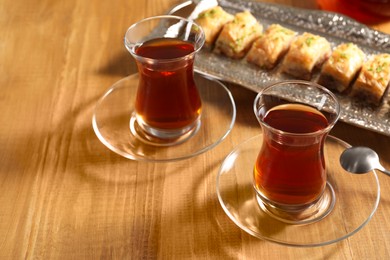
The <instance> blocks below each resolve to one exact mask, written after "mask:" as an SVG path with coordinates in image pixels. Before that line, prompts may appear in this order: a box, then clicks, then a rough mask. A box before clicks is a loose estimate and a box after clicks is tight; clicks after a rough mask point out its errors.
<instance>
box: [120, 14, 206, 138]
mask: <svg viewBox="0 0 390 260" xmlns="http://www.w3.org/2000/svg"><path fill="white" fill-rule="evenodd" d="M124 41H125V46H126V48H127V50H128V51H129V52H130V53H131V55H132V56H133V57H134V58H135V61H136V63H137V67H138V73H139V83H138V89H137V95H136V98H135V101H133V100H131V101H130V100H129V102H135V112H134V115H133V117H134V120H130V122H131V124H134V125H130V129H131V130H132V132H133V134H135V135H136V136H139V137H140V138H141V139H142V140H144V141H147V142H151V143H153V144H157V145H172V144H177V143H181V142H183V141H185V140H187V139H188V138H190V137H191V136H192V135H193V134H194V133H195V132H196V130H197V129H199V125H200V123H201V121H200V119H201V111H202V102H201V99H200V96H199V93H198V90H197V87H196V85H195V81H194V58H195V54H196V53H197V52H198V51H199V50H200V49H201V47H202V46H203V44H204V41H205V36H204V33H203V30H202V28H201V27H200V26H198V25H197V24H195V23H194V22H192V21H190V20H187V19H185V18H181V17H177V16H170V15H165V16H156V17H150V18H146V19H144V20H141V21H139V22H137V23H136V24H134V25H132V26H130V27H129V29H128V30H127V32H126V34H125V39H124Z"/></svg>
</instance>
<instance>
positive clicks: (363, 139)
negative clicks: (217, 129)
mask: <svg viewBox="0 0 390 260" xmlns="http://www.w3.org/2000/svg"><path fill="white" fill-rule="evenodd" d="M268 2H277V3H281V4H288V5H293V6H294V5H295V6H298V7H309V8H314V7H315V5H314V3H305V4H304V3H302V2H304V1H298V0H295V1H293V0H278V1H268ZM177 3H178V1H177V0H161V1H136V0H127V1H122V0H118V1H96V0H91V1H76V0H68V1H52V0H41V1H13V0H2V1H1V8H0V17H1V18H0V28H1V32H2V33H1V41H0V61H1V62H0V71H1V77H0V82H1V84H0V85H1V92H0V111H1V114H2V115H1V117H0V118H1V119H0V144H1V149H0V259H24V258H27V259H95V258H100V259H154V258H162V259H190V258H194V259H195V258H196V259H203V258H208V259H305V258H307V259H385V258H389V257H390V243H389V242H388V241H389V239H390V217H389V216H390V192H389V191H390V178H389V177H386V176H385V175H383V174H378V175H379V180H380V183H381V190H382V196H381V202H380V205H379V208H378V210H377V212H376V213H375V215H374V217H373V218H372V220H371V221H370V222H369V224H368V225H367V226H366V227H364V228H363V229H362V230H361V231H359V232H358V233H357V234H355V235H354V236H352V237H350V238H348V239H346V240H344V241H342V242H339V243H336V244H332V245H328V246H323V247H315V248H294V247H285V246H280V245H277V244H273V243H269V242H266V241H262V240H259V239H257V238H254V237H252V236H250V235H248V234H247V233H245V232H243V231H241V230H240V229H239V228H238V227H237V226H236V225H235V224H234V223H233V222H232V221H231V220H230V219H229V218H228V217H227V216H226V215H225V213H224V211H223V210H222V208H221V207H220V205H219V202H218V199H217V196H216V175H217V173H218V169H219V166H220V164H221V162H222V161H223V159H224V158H225V156H226V155H227V154H228V153H229V151H231V149H232V148H233V147H235V146H236V145H238V144H239V143H241V142H242V141H244V140H246V139H248V138H250V137H252V136H254V135H257V134H258V133H259V132H260V128H259V126H258V124H257V122H256V120H255V117H254V116H253V113H252V101H253V99H254V97H255V93H254V92H251V91H249V90H246V89H244V88H242V87H240V86H235V85H228V87H229V89H230V90H231V92H232V94H233V96H234V98H235V102H236V105H237V115H238V116H237V121H236V125H235V126H234V128H233V130H232V132H231V134H230V135H229V136H228V137H227V138H226V139H225V140H224V141H223V142H222V143H221V144H220V145H218V146H217V147H216V148H214V149H213V150H211V151H208V152H206V153H204V154H201V155H200V156H197V157H195V158H192V159H188V160H184V161H179V162H174V163H145V162H137V161H131V160H127V159H125V158H122V157H120V156H118V155H117V154H115V153H113V152H111V151H109V150H108V149H107V148H106V147H105V146H104V145H103V144H102V143H100V141H99V140H98V139H97V137H96V135H95V133H94V132H93V129H92V126H91V117H92V111H93V108H94V106H95V104H96V101H97V100H98V98H99V97H100V96H101V95H102V94H103V93H104V92H105V91H106V89H107V88H108V87H109V86H110V85H112V84H113V83H114V82H116V81H117V80H119V79H121V78H123V77H126V76H127V75H130V74H133V73H135V72H136V67H135V65H134V62H133V60H132V58H131V57H130V54H129V53H128V52H127V51H126V50H125V48H124V46H123V41H122V39H123V35H124V32H125V31H126V29H127V27H128V26H129V25H131V24H133V23H134V22H136V21H138V20H140V19H142V18H145V17H148V16H153V15H157V14H162V13H164V12H165V11H166V10H168V9H170V8H171V7H172V6H173V5H175V4H177ZM375 28H377V29H379V30H382V31H384V32H387V33H390V24H389V22H384V23H381V24H378V25H375ZM332 135H334V136H336V137H339V138H341V139H343V140H345V141H347V142H349V143H350V144H352V145H365V146H369V147H372V148H373V149H375V150H376V151H377V152H378V153H379V155H380V157H381V159H382V163H383V164H384V166H385V167H387V168H390V137H388V136H384V135H381V134H377V133H374V132H371V131H367V130H364V129H360V128H356V127H353V126H350V125H347V124H344V123H341V122H340V123H338V124H337V125H336V127H335V128H334V130H333V131H332ZM356 214H359V208H357V209H356Z"/></svg>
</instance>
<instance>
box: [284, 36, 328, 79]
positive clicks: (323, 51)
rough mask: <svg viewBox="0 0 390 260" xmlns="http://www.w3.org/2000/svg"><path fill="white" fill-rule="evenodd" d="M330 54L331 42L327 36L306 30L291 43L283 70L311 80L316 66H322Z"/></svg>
mask: <svg viewBox="0 0 390 260" xmlns="http://www.w3.org/2000/svg"><path fill="white" fill-rule="evenodd" d="M330 54H331V48H330V44H329V42H328V41H327V40H326V39H325V38H323V37H320V36H318V35H314V34H311V33H307V32H305V33H303V34H302V35H299V36H298V37H296V38H295V39H294V40H293V42H292V43H291V46H290V49H289V50H288V52H287V54H286V57H285V59H284V60H283V64H282V71H283V72H285V73H288V74H290V75H292V76H294V77H297V78H300V79H305V80H310V79H311V75H312V71H313V69H314V67H316V66H317V67H319V66H321V65H322V63H323V62H324V61H325V60H326V59H328V58H329V56H330Z"/></svg>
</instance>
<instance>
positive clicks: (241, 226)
mask: <svg viewBox="0 0 390 260" xmlns="http://www.w3.org/2000/svg"><path fill="white" fill-rule="evenodd" d="M261 136H262V133H261V134H258V135H255V136H252V137H250V138H248V139H246V140H244V141H243V142H241V143H239V144H238V145H236V146H235V147H234V148H233V149H232V151H231V152H230V153H229V154H228V155H227V156H226V157H225V158H224V160H223V161H222V163H221V166H220V168H219V170H218V174H217V178H216V192H217V197H218V201H219V203H220V205H221V207H222V209H223V211H224V212H225V214H226V215H227V216H228V217H229V219H230V220H231V221H232V222H233V223H234V224H235V225H236V226H238V227H239V228H240V229H241V230H243V231H245V232H246V233H248V234H249V235H251V236H253V237H255V238H258V239H261V240H264V241H268V242H271V243H274V244H279V245H282V246H289V247H297V248H312V247H320V246H326V245H330V244H334V243H337V242H340V241H342V240H344V239H347V238H349V237H351V236H353V235H354V234H356V233H357V232H358V231H360V230H361V229H362V228H363V227H365V226H366V225H367V224H368V223H369V221H370V220H371V219H372V217H373V216H374V214H375V212H376V211H377V209H378V206H379V202H380V182H379V178H378V175H377V173H376V170H373V171H371V172H369V173H367V174H372V176H373V178H374V180H375V182H376V184H377V192H376V194H375V195H376V199H375V203H374V204H373V208H372V209H371V212H370V214H369V215H368V216H367V217H366V218H365V220H364V221H363V222H362V223H361V224H360V225H359V226H358V227H357V228H355V229H354V230H352V231H351V232H348V233H347V234H345V235H343V236H340V237H338V238H336V239H329V240H327V241H323V242H316V243H306V244H305V243H293V242H289V241H283V240H281V239H276V238H270V237H267V236H264V235H261V236H259V235H258V233H256V232H255V231H253V230H251V229H250V228H248V227H246V226H245V225H244V224H243V223H241V222H240V221H239V220H238V219H237V218H236V217H234V215H233V214H232V213H231V212H230V211H229V209H228V208H227V206H226V205H225V203H224V202H223V199H222V195H221V192H220V188H219V183H220V176H221V173H222V171H223V166H224V164H225V162H226V161H227V159H228V158H229V157H231V156H232V155H233V154H234V153H236V152H237V151H238V150H239V149H240V148H241V147H242V146H244V145H245V144H247V143H253V142H251V141H253V140H254V139H258V138H261ZM327 138H329V139H333V140H334V141H336V142H337V143H339V144H340V145H342V146H344V147H345V148H349V147H351V145H350V144H349V143H347V142H345V141H343V140H341V139H339V138H337V137H335V136H332V135H328V136H327ZM325 142H326V141H325ZM351 174H352V173H351ZM235 186H236V187H237V186H238V185H235ZM251 187H252V186H251ZM336 200H337V198H336ZM336 203H337V202H336ZM320 221H321V220H320ZM285 225H288V224H285ZM296 226H304V225H296Z"/></svg>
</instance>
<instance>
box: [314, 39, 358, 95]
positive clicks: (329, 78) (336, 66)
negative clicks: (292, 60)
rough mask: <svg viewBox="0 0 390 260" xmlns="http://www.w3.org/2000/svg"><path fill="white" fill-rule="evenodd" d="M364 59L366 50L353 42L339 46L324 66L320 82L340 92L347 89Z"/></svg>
mask: <svg viewBox="0 0 390 260" xmlns="http://www.w3.org/2000/svg"><path fill="white" fill-rule="evenodd" d="M364 59H365V54H364V52H363V51H362V50H361V49H359V47H357V46H356V45H355V44H353V43H343V44H341V45H339V46H337V47H336V49H334V51H333V52H332V55H331V56H330V58H329V59H328V60H327V61H326V62H325V64H324V66H323V67H322V71H321V75H320V78H319V80H318V83H319V84H321V85H324V86H325V87H327V88H329V89H334V90H337V91H338V92H343V91H345V90H346V89H347V88H348V86H349V85H350V84H351V82H352V81H353V80H354V79H355V77H356V75H357V73H358V72H359V70H360V69H361V68H362V65H363V62H364Z"/></svg>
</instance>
